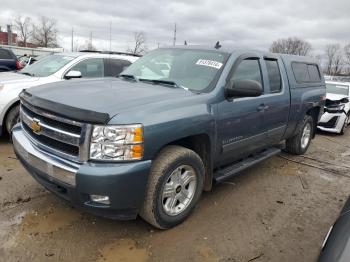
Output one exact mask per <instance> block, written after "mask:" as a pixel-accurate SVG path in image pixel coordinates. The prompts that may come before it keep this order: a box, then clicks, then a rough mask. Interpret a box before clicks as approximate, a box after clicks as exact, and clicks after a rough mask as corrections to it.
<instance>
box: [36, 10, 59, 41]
mask: <svg viewBox="0 0 350 262" xmlns="http://www.w3.org/2000/svg"><path fill="white" fill-rule="evenodd" d="M57 33H58V31H57V28H56V20H53V19H50V18H48V17H45V16H42V17H40V19H39V24H38V25H33V40H34V42H35V43H36V44H37V45H39V46H42V47H57V46H58V44H57Z"/></svg>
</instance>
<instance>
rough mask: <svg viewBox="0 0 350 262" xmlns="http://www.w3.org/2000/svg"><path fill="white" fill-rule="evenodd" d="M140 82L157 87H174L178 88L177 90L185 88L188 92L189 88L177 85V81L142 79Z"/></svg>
mask: <svg viewBox="0 0 350 262" xmlns="http://www.w3.org/2000/svg"><path fill="white" fill-rule="evenodd" d="M139 81H141V82H150V83H152V84H155V85H167V86H172V87H176V88H183V89H185V90H188V88H186V87H183V86H181V85H179V84H177V83H176V82H175V81H170V80H161V79H143V78H140V79H139Z"/></svg>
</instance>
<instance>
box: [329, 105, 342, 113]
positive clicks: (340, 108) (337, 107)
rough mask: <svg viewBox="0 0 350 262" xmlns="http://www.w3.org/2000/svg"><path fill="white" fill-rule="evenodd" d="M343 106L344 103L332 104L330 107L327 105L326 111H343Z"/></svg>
mask: <svg viewBox="0 0 350 262" xmlns="http://www.w3.org/2000/svg"><path fill="white" fill-rule="evenodd" d="M344 108H345V105H337V106H332V107H327V111H328V112H335V113H336V112H339V111H343V110H344Z"/></svg>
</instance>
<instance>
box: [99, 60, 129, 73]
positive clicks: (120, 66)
mask: <svg viewBox="0 0 350 262" xmlns="http://www.w3.org/2000/svg"><path fill="white" fill-rule="evenodd" d="M129 65H131V62H129V61H127V60H123V59H113V58H108V59H105V76H106V77H116V76H117V75H119V74H120V73H121V72H123V71H124V69H125V68H127V67H128V66H129Z"/></svg>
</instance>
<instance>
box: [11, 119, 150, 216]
mask: <svg viewBox="0 0 350 262" xmlns="http://www.w3.org/2000/svg"><path fill="white" fill-rule="evenodd" d="M12 139H13V146H14V151H15V153H16V155H17V157H18V159H19V160H20V161H21V163H22V164H23V166H24V167H25V168H26V170H27V171H28V172H29V173H30V174H31V175H32V176H33V177H34V178H35V179H36V180H37V181H38V182H39V183H40V184H41V185H43V186H44V187H45V188H46V189H47V190H49V191H51V192H53V193H55V194H56V195H58V196H59V197H61V198H63V199H65V200H68V201H70V202H71V203H72V205H73V206H74V207H77V208H81V209H83V210H86V211H88V212H90V213H93V214H96V215H99V216H103V217H108V218H112V219H123V220H126V219H133V218H136V216H137V214H138V210H139V209H140V207H141V206H142V204H143V199H144V195H145V190H146V185H147V181H148V174H149V170H150V167H151V161H138V162H130V163H123V164H120V163H89V162H87V163H83V164H77V163H74V162H71V161H67V160H64V159H62V158H59V157H57V156H54V155H51V154H49V153H47V152H44V151H41V150H40V149H38V148H37V147H36V146H35V145H33V144H32V143H31V142H30V140H29V139H28V138H27V136H26V135H25V134H24V132H23V131H22V128H21V126H20V125H17V126H16V127H15V128H14V129H13V133H12ZM90 195H101V196H108V197H109V199H110V204H109V205H105V204H100V203H96V202H93V201H91V198H90Z"/></svg>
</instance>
